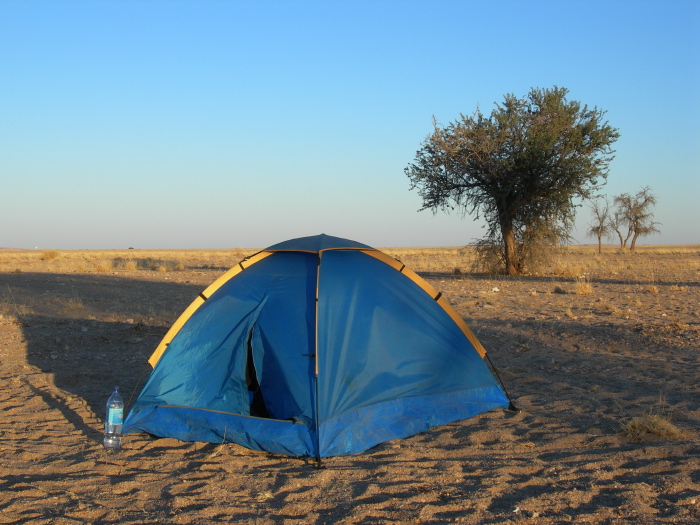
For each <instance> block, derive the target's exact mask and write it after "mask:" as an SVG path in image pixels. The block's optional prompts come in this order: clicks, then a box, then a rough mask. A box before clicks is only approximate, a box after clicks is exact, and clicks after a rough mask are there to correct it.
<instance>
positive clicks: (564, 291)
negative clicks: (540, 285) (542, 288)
mask: <svg viewBox="0 0 700 525" xmlns="http://www.w3.org/2000/svg"><path fill="white" fill-rule="evenodd" d="M554 293H558V294H562V295H566V290H564V288H562V287H561V286H559V285H556V286H555V287H554Z"/></svg>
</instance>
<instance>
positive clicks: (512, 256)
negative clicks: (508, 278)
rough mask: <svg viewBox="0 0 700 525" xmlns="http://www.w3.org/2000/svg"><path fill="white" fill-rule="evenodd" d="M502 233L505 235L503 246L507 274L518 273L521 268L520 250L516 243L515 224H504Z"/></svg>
mask: <svg viewBox="0 0 700 525" xmlns="http://www.w3.org/2000/svg"><path fill="white" fill-rule="evenodd" d="M501 234H502V235H503V248H504V254H505V258H506V274H508V275H518V274H519V273H520V270H519V265H518V252H517V247H516V245H515V232H514V231H513V225H512V224H504V225H502V226H501Z"/></svg>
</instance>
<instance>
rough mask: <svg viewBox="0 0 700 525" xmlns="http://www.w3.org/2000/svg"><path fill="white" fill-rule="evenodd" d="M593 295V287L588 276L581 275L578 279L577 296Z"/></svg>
mask: <svg viewBox="0 0 700 525" xmlns="http://www.w3.org/2000/svg"><path fill="white" fill-rule="evenodd" d="M592 293H593V286H592V285H591V281H590V279H589V278H588V276H587V275H580V276H579V277H577V278H576V294H577V295H591V294H592Z"/></svg>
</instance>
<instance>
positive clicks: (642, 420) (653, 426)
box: [623, 412, 683, 441]
mask: <svg viewBox="0 0 700 525" xmlns="http://www.w3.org/2000/svg"><path fill="white" fill-rule="evenodd" d="M623 430H624V433H625V435H626V436H627V437H628V438H630V439H631V440H633V441H641V440H643V439H644V438H646V437H649V436H654V437H661V438H667V439H679V438H680V437H681V436H682V435H683V432H682V431H681V429H679V428H678V427H677V426H676V425H674V424H673V423H672V422H671V421H670V419H669V418H668V417H666V416H664V415H661V414H657V413H655V412H649V413H648V414H645V415H643V416H638V417H633V418H632V419H631V420H629V421H628V422H627V423H625V425H624V426H623Z"/></svg>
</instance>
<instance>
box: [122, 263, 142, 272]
mask: <svg viewBox="0 0 700 525" xmlns="http://www.w3.org/2000/svg"><path fill="white" fill-rule="evenodd" d="M138 269H139V265H138V263H137V262H136V261H134V260H130V261H126V262H125V263H124V270H125V271H127V272H135V271H136V270H138Z"/></svg>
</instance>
